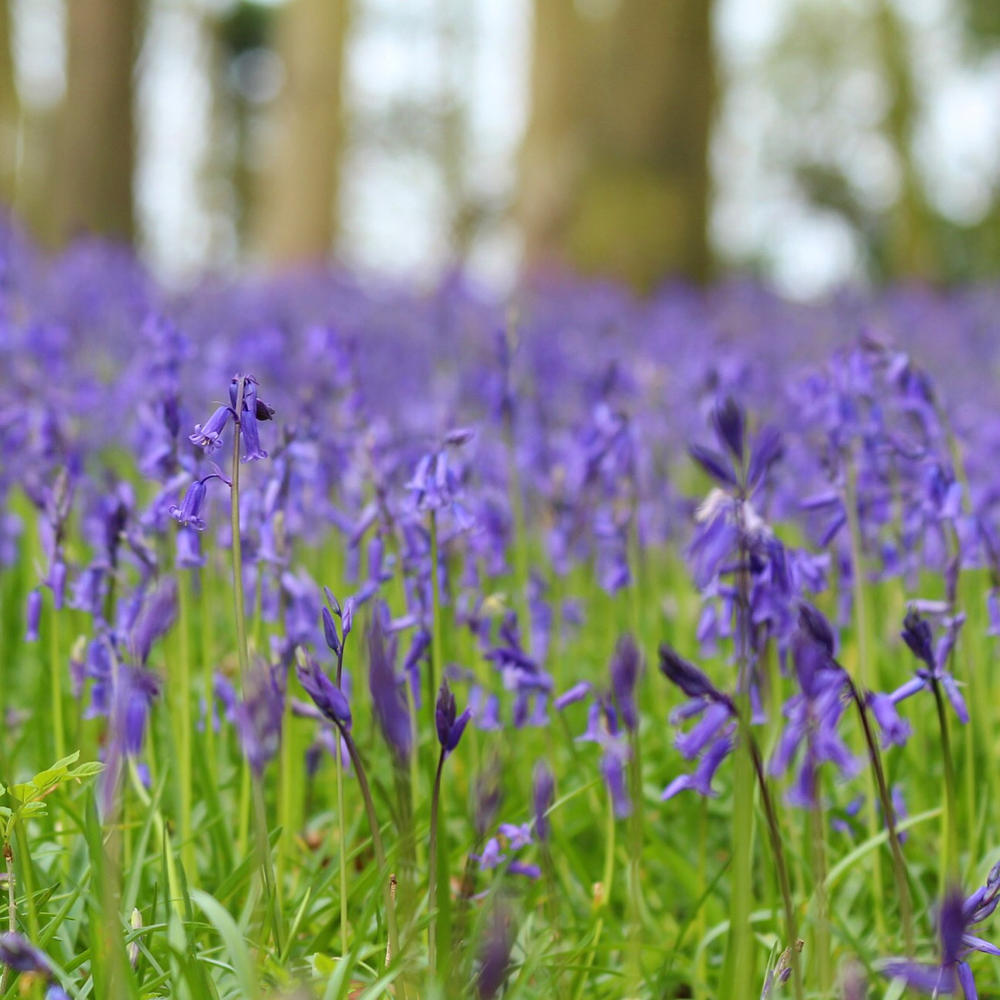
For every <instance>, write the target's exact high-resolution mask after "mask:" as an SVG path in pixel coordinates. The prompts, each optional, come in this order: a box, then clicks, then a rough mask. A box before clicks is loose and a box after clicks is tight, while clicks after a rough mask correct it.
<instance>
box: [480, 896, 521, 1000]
mask: <svg viewBox="0 0 1000 1000" xmlns="http://www.w3.org/2000/svg"><path fill="white" fill-rule="evenodd" d="M513 946H514V926H513V921H512V919H511V916H510V914H509V913H508V912H507V910H506V908H505V907H503V906H501V905H499V904H497V906H496V908H495V909H494V911H493V914H492V915H491V917H490V919H489V922H488V926H487V928H486V931H485V934H484V936H483V939H482V940H481V941H480V943H479V959H478V965H479V968H478V971H477V973H476V996H477V997H478V998H479V1000H492V998H493V997H495V996H496V995H497V994H498V993H499V992H500V989H501V988H502V987H503V985H504V983H505V982H506V981H507V976H508V975H509V972H510V950H511V948H512V947H513Z"/></svg>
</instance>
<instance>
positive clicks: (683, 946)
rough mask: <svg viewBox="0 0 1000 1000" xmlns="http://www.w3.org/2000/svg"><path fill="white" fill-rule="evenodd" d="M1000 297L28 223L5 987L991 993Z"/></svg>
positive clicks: (4, 429)
mask: <svg viewBox="0 0 1000 1000" xmlns="http://www.w3.org/2000/svg"><path fill="white" fill-rule="evenodd" d="M998 315H1000V290H997V289H988V288H983V289H967V290H963V291H958V292H952V293H947V294H946V293H943V292H936V291H929V290H927V289H923V288H918V287H910V288H898V289H895V290H886V291H883V292H880V293H878V294H873V295H867V296H863V295H860V294H846V293H845V294H844V295H842V296H840V297H835V298H833V299H831V300H830V301H828V302H825V303H823V304H814V305H801V304H790V303H787V302H783V301H781V300H779V299H778V298H776V297H774V296H772V295H771V294H769V293H767V292H765V291H763V290H761V289H760V288H758V287H756V286H753V285H750V284H742V283H731V284H728V285H721V286H719V287H717V288H714V289H711V290H707V291H697V292H696V291H692V290H690V289H686V288H682V287H671V288H666V289H664V290H663V291H662V292H661V293H660V294H658V295H656V296H655V297H653V298H651V299H649V300H645V301H638V300H636V299H634V298H631V297H630V296H628V295H627V294H625V293H624V292H622V291H621V290H619V289H616V288H614V287H611V286H605V285H601V284H593V283H591V284H583V283H579V284H574V283H571V282H562V283H558V284H557V283H549V284H545V283H538V284H536V285H533V286H528V287H526V288H525V289H524V290H523V291H520V292H518V293H517V294H515V295H513V296H511V297H510V298H509V300H507V301H504V302H499V301H497V300H496V299H494V298H492V297H491V296H489V295H485V294H483V293H482V292H481V291H479V290H477V289H476V288H474V287H472V286H471V285H469V284H468V283H466V282H464V281H463V280H461V279H460V278H457V277H453V278H449V279H448V280H446V281H444V282H442V283H441V284H440V285H439V286H437V287H435V288H434V289H432V290H429V291H428V290H426V289H424V290H419V291H418V290H415V289H414V288H412V287H405V286H402V285H398V284H397V285H393V284H388V283H385V282H379V283H376V282H374V281H371V280H368V279H359V278H357V277H356V276H351V275H349V274H343V273H318V272H317V273H301V274H297V275H293V276H288V277H285V278H282V279H272V280H267V281H264V280H261V279H258V280H255V281H252V282H251V281H247V282H245V283H241V282H235V281H231V280H226V281H222V280H205V281H204V282H202V283H201V284H200V285H199V286H197V287H196V288H194V289H192V290H190V291H188V292H186V293H183V294H177V293H168V292H166V291H165V290H163V289H161V288H160V287H158V286H157V284H156V283H155V282H154V281H153V280H152V279H151V278H150V277H149V275H148V274H147V273H145V272H144V271H143V269H142V268H141V266H140V265H139V264H137V263H136V261H135V260H134V259H133V258H131V257H129V256H128V255H126V254H125V253H123V252H122V251H120V250H116V249H113V248H109V247H106V246H102V245H97V244H86V243H82V244H79V245H78V246H76V247H74V248H72V249H71V250H69V251H68V252H66V253H65V254H63V255H62V256H60V257H58V258H48V257H45V256H43V255H41V254H40V253H39V252H37V251H36V250H35V249H34V248H33V247H32V246H31V245H30V244H29V243H28V242H27V241H26V240H25V239H24V238H23V237H22V236H20V235H19V234H18V233H17V232H16V231H10V230H4V231H3V232H2V233H0V456H2V457H0V497H2V506H0V620H2V627H0V715H2V723H3V725H2V737H0V782H2V784H0V793H2V794H0V839H2V846H3V864H2V871H0V963H2V964H0V968H2V977H0V998H8V997H23V996H29V997H32V996H33V997H47V998H49V1000H58V998H62V997H73V998H85V997H94V998H98V1000H101V998H117V997H128V998H140V997H141V998H146V997H186V998H192V1000H201V998H209V997H219V998H222V997H226V998H260V1000H265V998H272V997H288V998H292V997H301V998H309V997H316V998H320V997H322V998H330V1000H332V998H342V997H354V998H357V997H364V998H368V997H377V996H384V995H391V996H395V997H401V998H406V997H409V998H411V1000H412V998H418V997H419V998H433V997H441V998H445V997H483V998H485V997H500V996H503V997H508V998H514V997H524V998H532V997H542V996H548V997H560V998H561V997H567V998H574V1000H575V998H582V997H597V998H604V997H606V998H621V997H643V998H654V997H655V998H666V997H700V998H710V997H720V998H735V1000H742V998H757V997H765V996H775V997H778V996H788V997H796V998H798V1000H801V998H803V997H806V996H808V997H811V998H825V997H838V998H845V1000H860V998H864V997H890V998H895V997H899V996H902V995H904V994H906V995H928V996H930V995H941V996H944V995H956V996H964V997H966V998H970V997H975V996H979V997H1000V948H998V947H997V946H996V945H994V944H993V943H992V942H993V940H1000V933H998V931H1000V927H998V926H996V925H995V924H994V921H993V911H994V909H995V907H996V906H997V902H998V900H1000V865H998V862H1000V767H998V759H1000V758H998V751H1000V680H994V674H995V665H994V664H995V657H996V653H997V647H996V642H997V637H998V636H1000V593H998V588H1000V419H998V418H997V414H996V406H997V403H998V400H1000V395H998V392H997V389H996V385H997V376H998V374H1000V325H998V320H997V317H998Z"/></svg>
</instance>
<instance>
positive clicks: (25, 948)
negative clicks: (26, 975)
mask: <svg viewBox="0 0 1000 1000" xmlns="http://www.w3.org/2000/svg"><path fill="white" fill-rule="evenodd" d="M0 964H2V965H6V966H8V967H9V968H11V969H13V970H14V971H15V972H37V973H40V974H41V975H43V976H51V975H52V966H51V965H50V964H49V960H48V958H47V957H46V956H45V953H44V952H42V951H40V950H39V949H38V948H36V947H35V946H34V945H33V944H32V943H31V942H30V941H28V939H27V938H26V937H24V936H23V935H21V934H18V933H17V932H16V931H6V932H5V933H3V934H0Z"/></svg>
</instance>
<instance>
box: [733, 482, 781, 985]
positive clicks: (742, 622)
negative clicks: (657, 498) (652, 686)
mask: <svg viewBox="0 0 1000 1000" xmlns="http://www.w3.org/2000/svg"><path fill="white" fill-rule="evenodd" d="M738 516H739V565H740V567H741V568H740V570H739V571H738V573H737V596H738V600H737V604H736V664H737V670H738V674H737V682H736V699H735V705H736V713H737V719H738V722H739V733H740V737H741V738H740V739H739V740H737V741H736V747H735V748H734V751H733V817H732V822H733V827H732V830H733V832H732V858H733V884H732V894H731V896H730V903H729V948H728V950H727V952H726V961H725V964H724V966H723V970H722V983H723V986H724V988H725V989H726V995H727V996H728V997H730V998H732V1000H751V998H752V997H753V995H754V988H753V983H754V968H753V931H752V930H751V927H750V913H751V910H752V906H753V870H752V869H753V827H754V814H753V799H754V784H753V783H754V774H753V763H754V762H753V760H752V756H751V748H752V744H751V743H750V741H749V740H748V739H747V738H746V736H747V735H748V734H749V729H750V726H749V723H748V722H747V721H746V720H747V718H748V717H749V713H750V694H749V691H750V601H749V594H748V591H749V582H748V580H747V573H746V570H745V569H743V568H742V566H743V565H744V563H745V562H746V558H747V553H746V528H745V524H744V511H743V503H742V501H741V502H740V504H739V507H738ZM793 943H794V942H793Z"/></svg>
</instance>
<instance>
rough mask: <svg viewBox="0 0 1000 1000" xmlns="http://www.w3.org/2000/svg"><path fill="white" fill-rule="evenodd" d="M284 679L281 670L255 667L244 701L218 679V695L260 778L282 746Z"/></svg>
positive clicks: (216, 688)
mask: <svg viewBox="0 0 1000 1000" xmlns="http://www.w3.org/2000/svg"><path fill="white" fill-rule="evenodd" d="M281 676H282V675H281V668H280V667H277V666H272V665H271V664H267V663H264V662H259V663H257V664H255V665H254V667H253V668H252V669H251V672H250V676H249V677H247V678H246V681H245V687H244V694H243V697H242V698H240V697H238V696H237V695H236V692H235V691H234V690H233V688H232V685H231V684H230V683H229V681H228V680H226V678H224V677H222V676H221V675H219V676H217V677H216V679H215V691H216V694H217V695H218V697H219V699H220V701H222V703H223V705H224V706H225V708H226V717H227V718H228V719H229V721H230V722H231V723H232V724H233V727H234V728H235V730H236V735H237V737H238V738H239V741H240V746H241V747H242V748H243V753H244V754H245V755H246V758H247V762H248V763H249V764H250V768H251V770H252V771H253V772H254V774H255V775H257V777H260V776H261V775H262V774H263V773H264V769H265V768H266V767H267V765H268V763H269V762H270V761H271V760H272V759H273V758H274V755H275V754H276V753H277V752H278V748H279V746H280V744H281V728H282V720H283V716H284V706H285V691H284V685H283V684H282V681H281Z"/></svg>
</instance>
